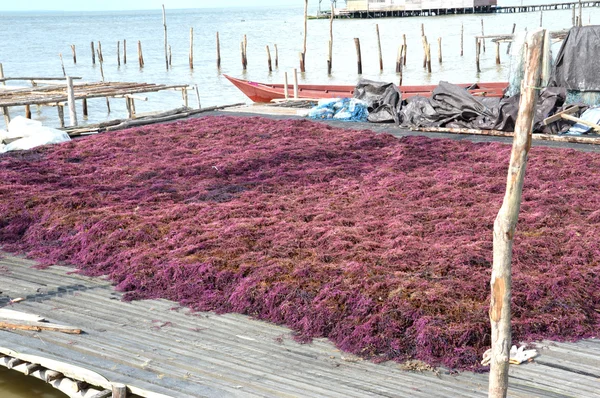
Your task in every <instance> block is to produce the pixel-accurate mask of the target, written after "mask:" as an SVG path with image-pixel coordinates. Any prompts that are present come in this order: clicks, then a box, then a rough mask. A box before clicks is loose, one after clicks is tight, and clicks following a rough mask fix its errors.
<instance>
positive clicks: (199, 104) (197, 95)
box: [194, 84, 202, 109]
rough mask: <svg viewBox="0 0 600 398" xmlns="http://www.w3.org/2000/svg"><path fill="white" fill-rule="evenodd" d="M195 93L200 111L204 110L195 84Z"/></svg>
mask: <svg viewBox="0 0 600 398" xmlns="http://www.w3.org/2000/svg"><path fill="white" fill-rule="evenodd" d="M194 91H195V92H196V100H197V101H198V109H202V104H201V103H200V91H199V90H198V85H197V84H194Z"/></svg>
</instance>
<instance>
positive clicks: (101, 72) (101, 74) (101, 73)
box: [96, 49, 104, 81]
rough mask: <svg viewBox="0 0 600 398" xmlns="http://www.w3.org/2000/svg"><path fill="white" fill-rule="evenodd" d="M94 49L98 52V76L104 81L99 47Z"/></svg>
mask: <svg viewBox="0 0 600 398" xmlns="http://www.w3.org/2000/svg"><path fill="white" fill-rule="evenodd" d="M96 51H97V52H98V62H99V63H100V76H101V77H102V81H104V67H103V64H104V62H102V61H101V60H100V49H97V50H96Z"/></svg>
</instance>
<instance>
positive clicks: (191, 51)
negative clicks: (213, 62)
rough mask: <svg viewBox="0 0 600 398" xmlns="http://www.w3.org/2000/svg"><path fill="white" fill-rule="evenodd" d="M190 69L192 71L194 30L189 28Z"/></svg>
mask: <svg viewBox="0 0 600 398" xmlns="http://www.w3.org/2000/svg"><path fill="white" fill-rule="evenodd" d="M189 62H190V69H194V28H190V55H189Z"/></svg>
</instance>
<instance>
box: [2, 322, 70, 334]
mask: <svg viewBox="0 0 600 398" xmlns="http://www.w3.org/2000/svg"><path fill="white" fill-rule="evenodd" d="M0 329H14V330H34V331H37V332H40V331H42V330H48V331H53V332H62V333H68V334H81V329H78V328H75V327H71V326H65V325H58V324H55V323H48V322H33V321H8V320H0Z"/></svg>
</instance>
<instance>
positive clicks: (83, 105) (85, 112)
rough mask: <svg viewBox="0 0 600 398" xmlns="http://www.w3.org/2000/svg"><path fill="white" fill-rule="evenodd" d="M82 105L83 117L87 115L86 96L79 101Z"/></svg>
mask: <svg viewBox="0 0 600 398" xmlns="http://www.w3.org/2000/svg"><path fill="white" fill-rule="evenodd" d="M81 104H82V107H83V116H84V117H88V105H87V98H84V99H83V100H82V101H81Z"/></svg>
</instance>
